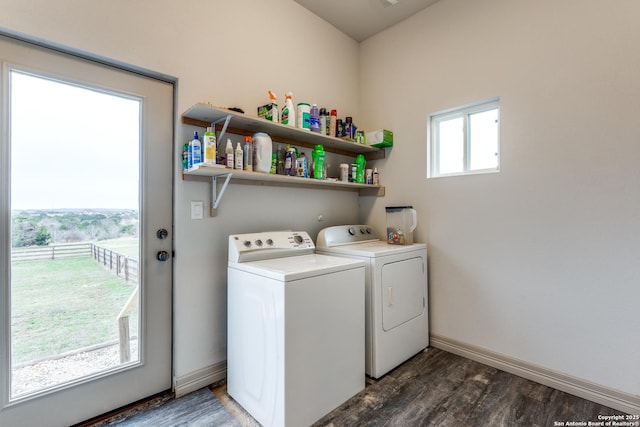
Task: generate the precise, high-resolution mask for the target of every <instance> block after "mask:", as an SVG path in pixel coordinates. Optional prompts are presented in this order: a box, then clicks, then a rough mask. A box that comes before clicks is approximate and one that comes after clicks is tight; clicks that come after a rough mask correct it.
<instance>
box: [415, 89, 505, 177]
mask: <svg viewBox="0 0 640 427" xmlns="http://www.w3.org/2000/svg"><path fill="white" fill-rule="evenodd" d="M494 109H495V110H497V116H498V118H497V120H498V135H497V139H498V140H497V147H496V150H497V151H496V162H497V164H496V166H495V167H491V168H484V169H473V170H472V169H470V164H471V159H470V156H469V153H470V151H471V134H470V133H469V116H470V115H472V114H477V113H482V112H485V111H490V110H494ZM456 118H462V119H463V138H464V144H463V170H462V171H460V172H451V173H440V162H439V159H440V139H439V126H438V125H439V124H440V123H442V122H444V121H448V120H452V119H456ZM493 172H500V98H499V97H495V98H490V99H486V100H483V101H479V102H474V103H472V104H467V105H463V106H461V107H455V108H449V109H446V110H442V111H438V112H435V113H431V114H429V117H428V119H427V178H440V177H447V176H459V175H475V174H481V173H493Z"/></svg>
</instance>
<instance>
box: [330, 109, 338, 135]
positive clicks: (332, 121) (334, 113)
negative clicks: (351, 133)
mask: <svg viewBox="0 0 640 427" xmlns="http://www.w3.org/2000/svg"><path fill="white" fill-rule="evenodd" d="M337 122H338V111H336V110H331V115H330V116H329V126H328V128H327V132H328V133H327V135H329V136H338V135H337V133H336V131H337V128H338V124H337Z"/></svg>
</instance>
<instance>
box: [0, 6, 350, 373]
mask: <svg viewBox="0 0 640 427" xmlns="http://www.w3.org/2000/svg"><path fill="white" fill-rule="evenodd" d="M0 10H2V13H0V26H2V27H5V28H8V29H11V30H13V31H18V32H21V33H25V34H28V35H30V36H34V37H39V38H43V39H46V40H49V41H52V42H54V43H59V44H63V45H66V46H69V47H72V48H75V49H81V50H84V51H88V52H90V53H92V54H97V55H102V56H105V57H108V58H112V59H115V60H118V61H123V62H125V63H129V64H133V65H135V66H138V67H144V68H147V69H151V70H154V71H156V72H160V73H164V74H167V75H171V76H175V77H177V78H178V79H179V84H178V99H177V113H178V115H180V114H181V113H182V112H184V111H185V110H187V109H188V108H189V107H190V106H191V105H193V104H195V103H197V102H201V101H205V102H211V103H213V104H214V105H224V106H238V107H241V108H243V109H244V110H245V111H246V112H247V113H248V114H252V115H254V116H255V115H256V110H255V108H256V107H257V106H258V105H262V104H264V103H266V102H267V100H268V95H267V90H273V91H274V92H275V93H276V94H277V95H278V96H279V100H280V101H283V100H284V93H285V91H293V93H294V102H301V101H308V102H315V103H318V104H319V105H322V106H326V107H330V108H336V109H337V110H338V113H339V115H340V116H341V117H344V116H347V115H351V116H353V117H354V121H355V122H356V123H357V121H358V117H359V115H358V103H357V94H358V84H357V82H358V57H357V54H358V45H357V43H356V42H354V41H353V40H351V39H350V38H348V37H347V36H345V35H344V34H342V33H341V32H339V31H338V30H336V29H335V28H333V27H332V26H331V25H329V24H327V23H326V22H325V21H323V20H321V19H320V18H318V17H316V16H315V15H313V14H311V13H310V12H308V11H307V10H306V9H304V8H302V7H301V6H299V5H298V4H297V3H295V2H294V1H293V0H271V1H268V2H264V1H255V0H253V1H251V0H234V1H225V2H221V1H217V2H211V1H204V0H200V1H196V0H188V1H184V2H175V1H168V0H164V1H158V0H139V1H136V2H130V1H125V0H114V1H108V2H77V1H72V0H64V1H57V2H55V3H53V2H49V1H46V0H32V1H29V2H24V1H20V0H2V2H1V4H0ZM96 120H99V118H96ZM178 120H179V117H178ZM193 130H194V128H193V127H190V126H183V125H182V124H178V126H177V136H176V163H175V165H176V179H175V184H176V185H175V200H176V208H175V233H174V238H175V249H176V259H175V262H174V269H175V270H174V275H175V284H174V285H175V297H174V319H175V324H174V327H175V331H174V340H175V342H174V345H175V350H174V371H175V372H174V373H175V375H176V376H177V377H178V378H182V377H187V376H189V375H191V374H193V373H194V372H197V371H199V370H203V369H205V370H206V368H208V367H210V366H212V365H215V364H217V363H218V362H223V361H225V360H226V309H225V306H226V265H227V236H228V235H229V234H231V233H243V232H253V231H262V230H269V229H285V228H290V229H298V230H306V231H308V232H309V233H310V234H311V235H312V236H313V237H314V238H315V235H316V233H317V232H318V231H319V230H320V229H321V228H323V227H325V226H328V225H335V224H340V223H353V222H356V221H357V218H358V197H357V193H353V192H343V191H331V190H315V189H314V190H301V189H292V188H277V187H261V186H245V185H231V186H230V187H229V189H228V190H227V192H226V194H225V196H224V199H223V202H222V204H221V206H220V208H219V210H218V216H217V217H215V218H211V217H208V216H207V217H206V218H205V219H204V220H200V221H192V220H191V219H190V201H191V200H204V201H205V203H206V204H207V206H208V203H209V196H208V192H209V186H208V184H206V183H199V182H183V181H182V179H181V177H180V168H181V161H180V154H181V151H182V144H183V143H184V142H186V141H187V140H188V139H190V136H191V135H192V134H193ZM199 130H200V131H202V129H199ZM309 154H310V153H309V152H307V155H309ZM338 162H339V160H334V161H333V162H332V163H334V165H333V167H334V168H335V172H334V173H336V174H337V164H338ZM167 191H170V189H167ZM319 215H322V216H323V217H324V221H323V222H318V221H317V217H318V216H319Z"/></svg>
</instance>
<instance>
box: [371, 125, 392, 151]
mask: <svg viewBox="0 0 640 427" xmlns="http://www.w3.org/2000/svg"><path fill="white" fill-rule="evenodd" d="M366 144H367V145H371V146H372V147H376V148H383V147H393V132H391V131H390V130H386V129H380V130H375V131H373V132H367V133H366Z"/></svg>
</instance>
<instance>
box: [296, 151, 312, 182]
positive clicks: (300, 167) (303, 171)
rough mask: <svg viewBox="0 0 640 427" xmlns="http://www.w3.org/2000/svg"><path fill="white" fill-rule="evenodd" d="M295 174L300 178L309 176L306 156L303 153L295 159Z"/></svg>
mask: <svg viewBox="0 0 640 427" xmlns="http://www.w3.org/2000/svg"><path fill="white" fill-rule="evenodd" d="M296 175H297V176H299V177H302V178H309V165H308V162H307V156H305V155H304V153H302V154H301V155H300V157H298V158H297V159H296Z"/></svg>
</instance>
